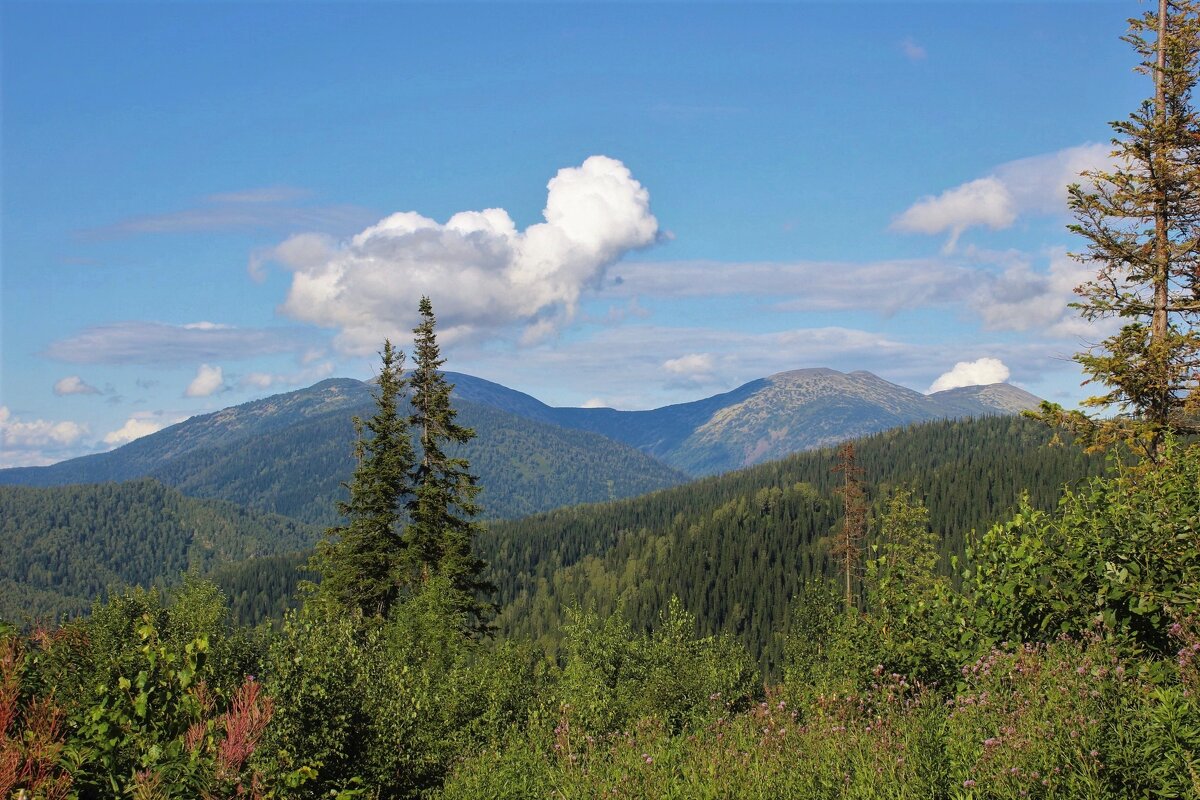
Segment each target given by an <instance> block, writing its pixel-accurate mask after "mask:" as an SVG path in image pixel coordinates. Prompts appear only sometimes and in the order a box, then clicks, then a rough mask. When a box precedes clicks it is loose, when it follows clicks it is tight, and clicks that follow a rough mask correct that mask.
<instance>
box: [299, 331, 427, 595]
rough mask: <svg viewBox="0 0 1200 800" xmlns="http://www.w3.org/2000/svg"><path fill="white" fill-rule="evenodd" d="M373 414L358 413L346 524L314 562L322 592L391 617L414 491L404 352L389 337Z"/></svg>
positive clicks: (329, 535) (343, 505) (341, 507)
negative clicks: (403, 408) (403, 404)
mask: <svg viewBox="0 0 1200 800" xmlns="http://www.w3.org/2000/svg"><path fill="white" fill-rule="evenodd" d="M380 358H381V364H380V369H379V390H378V393H377V394H376V395H375V407H376V410H375V415H374V416H372V417H371V418H370V419H368V420H365V421H364V420H361V419H359V418H358V417H355V418H354V427H355V430H356V431H357V432H358V438H357V440H356V442H355V445H354V451H355V456H356V457H357V459H358V466H357V467H356V468H355V470H354V476H353V478H352V479H351V481H350V482H349V483H347V484H345V486H346V488H347V489H348V490H349V492H350V499H349V501H346V502H340V503H338V511H340V512H341V513H342V514H343V515H344V516H345V517H346V520H347V522H346V524H345V525H340V526H336V527H333V528H329V529H328V530H327V531H326V532H325V537H324V539H323V540H322V541H321V542H320V543H318V545H317V551H316V554H315V555H314V556H313V559H312V561H311V562H310V564H309V566H310V568H311V569H314V570H315V571H317V572H319V573H320V574H321V576H322V578H321V585H320V591H321V592H322V593H324V594H326V595H327V596H329V597H331V598H333V599H334V600H336V601H337V602H338V603H340V604H341V605H343V606H345V607H347V608H355V609H358V610H360V611H362V613H363V614H365V615H368V616H372V615H378V616H386V615H387V613H388V611H389V610H390V609H391V607H392V606H393V605H395V603H396V601H397V600H398V599H399V598H400V592H401V589H402V588H403V582H404V576H403V572H402V568H403V566H404V561H405V559H404V551H405V548H406V542H405V540H404V536H403V527H402V521H403V520H402V516H403V509H404V507H405V504H406V501H407V499H408V498H409V497H410V496H411V494H412V490H411V488H410V483H409V480H410V477H409V476H410V473H411V471H412V469H413V465H414V462H415V459H414V457H413V446H412V441H411V439H410V437H409V427H408V418H407V417H405V416H403V415H401V414H400V410H399V407H398V403H399V402H400V401H401V400H402V397H403V392H404V386H405V379H404V353H402V352H400V351H399V350H396V349H395V348H394V347H392V343H391V342H390V341H384V343H383V352H382V353H380Z"/></svg>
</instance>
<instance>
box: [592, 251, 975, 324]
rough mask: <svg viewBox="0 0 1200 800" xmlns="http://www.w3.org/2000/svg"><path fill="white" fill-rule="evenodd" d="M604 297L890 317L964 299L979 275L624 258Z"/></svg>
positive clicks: (838, 264) (949, 267)
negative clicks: (716, 300)
mask: <svg viewBox="0 0 1200 800" xmlns="http://www.w3.org/2000/svg"><path fill="white" fill-rule="evenodd" d="M612 272H613V277H612V278H611V279H610V280H609V281H607V282H606V283H605V285H604V288H603V294H605V295H614V296H619V297H727V296H732V295H743V296H759V297H763V298H769V301H770V306H771V307H772V308H774V309H776V310H779V311H843V310H851V309H853V310H865V311H877V312H882V313H885V314H891V313H895V312H896V311H899V310H902V309H907V308H918V307H923V306H928V305H936V304H943V303H951V302H958V301H960V300H961V299H962V298H963V297H965V296H967V295H968V294H969V293H970V291H971V289H972V287H973V285H974V284H975V282H976V281H977V280H978V274H977V271H976V270H973V269H972V268H970V267H969V266H968V265H966V264H965V263H962V262H957V261H950V260H946V259H896V260H891V261H875V262H853V261H791V262H770V261H759V262H740V263H730V262H722V261H668V262H633V263H624V264H621V265H620V266H618V267H616V268H614V269H613V271H612Z"/></svg>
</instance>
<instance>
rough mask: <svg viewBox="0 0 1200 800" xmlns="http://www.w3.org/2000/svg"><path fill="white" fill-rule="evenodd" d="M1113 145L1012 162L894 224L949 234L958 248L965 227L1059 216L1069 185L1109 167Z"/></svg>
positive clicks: (920, 204)
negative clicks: (1026, 216)
mask: <svg viewBox="0 0 1200 800" xmlns="http://www.w3.org/2000/svg"><path fill="white" fill-rule="evenodd" d="M1111 149H1112V148H1111V147H1110V146H1109V145H1103V144H1083V145H1079V146H1077V147H1068V148H1066V149H1064V150H1059V151H1057V152H1054V153H1046V154H1044V155H1038V156H1033V157H1030V158H1022V159H1018V160H1016V161H1009V162H1007V163H1005V164H1001V165H1000V166H998V167H996V168H995V169H994V170H993V171H992V173H991V174H990V175H986V176H984V177H982V178H977V179H975V180H971V181H967V182H966V183H963V184H960V185H959V186H955V187H952V188H950V189H946V190H945V191H943V192H942V193H941V194H939V195H937V196H927V197H922V198H921V199H919V200H917V202H915V203H913V204H912V205H911V206H909V207H908V208H907V209H906V210H905V211H904V212H902V213H901V214H900V215H899V216H898V217H896V219H895V220H894V221H893V222H892V226H891V227H892V229H893V230H898V231H905V232H908V233H924V234H940V233H949V234H950V238H949V240H948V241H947V243H946V248H947V250H953V249H954V247H955V245H956V244H957V242H958V237H959V236H960V235H961V234H962V233H963V231H965V230H967V229H968V228H971V227H975V226H986V227H989V228H991V229H992V230H999V229H1002V228H1007V227H1009V226H1010V225H1012V224H1013V222H1015V221H1016V220H1017V218H1018V217H1019V216H1021V215H1024V214H1059V213H1065V212H1066V210H1067V186H1068V185H1069V184H1072V183H1080V182H1081V178H1080V173H1081V172H1083V171H1085V170H1093V169H1109V168H1111V167H1112V164H1113V159H1112V155H1111Z"/></svg>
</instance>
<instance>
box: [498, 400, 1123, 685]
mask: <svg viewBox="0 0 1200 800" xmlns="http://www.w3.org/2000/svg"><path fill="white" fill-rule="evenodd" d="M1049 439H1050V432H1049V431H1048V430H1047V429H1046V428H1045V427H1044V426H1043V425H1040V424H1038V423H1035V422H1032V421H1029V420H1025V419H1022V418H1014V417H990V418H984V419H977V420H966V421H940V422H932V423H926V424H923V425H918V426H913V427H909V428H903V429H897V430H891V431H888V432H886V433H882V434H877V435H874V436H870V437H868V438H866V439H864V440H862V441H861V442H860V443H859V445H858V447H857V452H858V462H859V464H860V466H862V467H863V468H864V469H865V480H866V482H867V484H868V487H869V491H870V495H871V497H872V499H873V500H875V501H879V500H880V499H882V498H883V497H884V496H885V495H886V494H887V492H888V491H889V490H890V489H891V488H892V487H894V486H896V485H899V484H905V485H907V486H910V487H912V488H913V489H914V490H915V491H916V492H917V494H918V496H920V497H922V498H923V499H924V501H925V503H926V504H927V505H928V507H929V511H930V518H931V526H932V528H933V530H934V531H935V532H936V533H938V534H939V536H940V542H941V544H940V550H941V553H942V555H943V560H944V561H945V562H948V560H949V557H951V556H961V555H962V553H963V551H964V548H965V543H966V539H967V536H968V534H969V532H970V531H971V530H972V529H975V530H981V529H983V528H985V527H987V526H989V525H990V524H991V523H993V522H995V521H998V520H1000V519H1002V518H1003V516H1004V515H1005V514H1006V513H1007V512H1008V511H1009V510H1011V509H1012V508H1013V506H1014V505H1015V503H1016V501H1017V499H1018V497H1019V495H1020V493H1021V492H1022V490H1028V492H1029V494H1030V499H1031V501H1032V502H1033V504H1034V505H1035V506H1036V507H1039V508H1050V507H1052V506H1053V505H1054V503H1055V502H1056V500H1057V498H1058V496H1059V494H1060V492H1061V489H1062V486H1063V485H1064V484H1066V483H1070V482H1073V481H1076V480H1078V479H1079V478H1081V477H1083V476H1085V475H1088V474H1096V473H1099V472H1101V471H1102V469H1103V463H1102V461H1101V460H1100V459H1098V458H1096V457H1090V456H1086V455H1084V454H1083V453H1082V452H1081V451H1080V450H1079V449H1078V448H1076V447H1074V446H1061V447H1049V446H1046V445H1047V442H1048V440H1049ZM834 463H835V454H834V452H833V451H832V450H821V451H815V452H808V453H801V454H797V455H794V456H791V457H789V458H786V459H783V460H781V461H775V462H771V463H768V464H763V465H760V466H757V467H752V468H750V469H746V470H742V471H740V472H735V473H731V474H727V475H723V476H719V477H712V478H706V479H702V480H699V481H696V482H693V483H689V484H687V485H684V486H680V487H676V488H673V489H669V490H665V491H661V492H657V493H655V494H652V495H649V496H646V497H641V498H635V499H631V500H624V501H619V502H615V503H607V504H603V505H596V506H582V507H575V508H567V509H560V510H557V511H553V512H550V513H547V514H541V515H538V516H535V517H531V518H528V519H523V520H519V521H514V522H498V523H495V524H493V525H491V526H490V528H489V531H488V533H487V535H486V536H483V537H481V538H480V545H481V547H482V548H483V552H482V555H483V557H484V558H485V559H487V560H488V561H489V562H490V563H491V566H492V577H493V580H495V582H496V583H497V584H498V586H499V588H500V592H499V599H500V602H501V603H502V604H503V606H504V608H503V611H502V614H501V617H500V626H501V629H502V630H503V631H505V632H509V633H520V634H528V635H531V636H532V637H534V638H537V639H540V640H541V642H542V644H543V645H544V646H546V647H547V649H550V650H553V648H554V647H555V645H556V638H555V637H557V635H558V633H557V632H558V631H559V630H560V629H561V625H562V622H563V615H564V610H565V609H566V608H567V607H569V606H570V605H571V604H573V603H577V602H578V603H582V604H583V605H585V606H588V605H593V604H594V605H596V606H597V607H598V608H599V609H600V611H601V612H602V613H603V612H606V611H608V610H611V609H612V608H613V607H614V606H615V605H616V604H617V602H618V600H620V601H621V602H622V603H623V604H624V607H625V610H626V611H627V613H629V614H630V616H631V617H632V619H633V620H634V621H635V622H636V623H637V624H639V625H646V626H649V625H650V624H651V623H653V622H654V619H655V615H657V614H658V613H659V610H660V609H661V608H663V606H664V604H665V602H666V601H667V599H669V598H670V597H671V596H672V595H677V596H679V597H680V599H681V600H682V601H683V604H684V606H685V607H686V608H687V609H688V610H689V611H690V612H691V613H693V614H695V615H696V618H697V625H698V628H699V631H700V632H702V633H715V632H717V631H721V630H728V631H732V632H735V633H736V634H737V635H738V636H739V637H740V638H741V639H742V640H743V641H744V642H745V643H746V644H747V646H748V647H750V649H751V652H753V653H754V654H755V655H756V656H758V657H759V658H760V659H761V661H762V664H763V666H764V668H765V669H766V670H767V671H768V672H771V673H773V672H774V671H775V670H776V669H777V668H778V666H779V659H780V650H779V644H778V640H777V638H776V634H777V633H779V632H781V631H784V630H786V628H787V608H788V604H789V602H790V600H791V598H792V597H793V596H794V595H795V594H796V592H797V591H798V590H799V588H800V586H801V585H802V584H803V583H804V582H805V581H806V580H811V579H813V578H816V577H818V576H822V575H828V574H831V572H832V569H833V564H832V562H831V559H830V557H829V534H830V531H831V530H832V529H833V527H834V525H835V523H836V522H837V520H838V519H839V518H840V515H841V502H840V500H839V498H838V497H837V495H836V494H835V489H836V487H837V485H838V483H839V478H838V476H837V475H836V474H834V473H832V472H831V468H832V466H833V465H834Z"/></svg>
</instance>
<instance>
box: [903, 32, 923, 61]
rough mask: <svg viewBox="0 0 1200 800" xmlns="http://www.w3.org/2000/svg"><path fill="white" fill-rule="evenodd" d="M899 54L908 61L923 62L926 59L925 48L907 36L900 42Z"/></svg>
mask: <svg viewBox="0 0 1200 800" xmlns="http://www.w3.org/2000/svg"><path fill="white" fill-rule="evenodd" d="M900 52H901V53H903V54H904V57H905V58H907V59H908V60H909V61H924V60H925V59H926V58H927V57H928V55H929V54H928V53H927V52H925V48H924V47H923V46H921V45H920V44H918V43H917V40H916V39H914V38H912V37H911V36H907V37H905V38H904V39H902V40H901V41H900Z"/></svg>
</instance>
